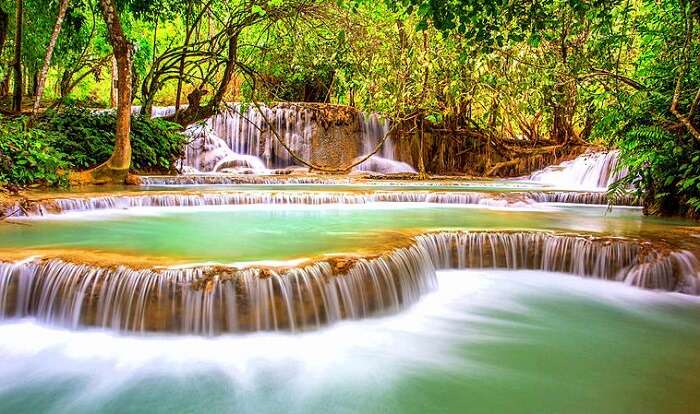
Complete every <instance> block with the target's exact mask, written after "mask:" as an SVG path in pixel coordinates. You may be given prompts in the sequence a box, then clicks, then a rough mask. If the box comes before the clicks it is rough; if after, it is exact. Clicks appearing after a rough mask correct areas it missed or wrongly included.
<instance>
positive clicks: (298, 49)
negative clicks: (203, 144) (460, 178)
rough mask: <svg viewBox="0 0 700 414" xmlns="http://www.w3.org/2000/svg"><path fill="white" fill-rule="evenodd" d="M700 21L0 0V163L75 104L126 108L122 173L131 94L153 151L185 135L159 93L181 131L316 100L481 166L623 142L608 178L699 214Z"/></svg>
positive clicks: (628, 0) (658, 8) (120, 129)
mask: <svg viewBox="0 0 700 414" xmlns="http://www.w3.org/2000/svg"><path fill="white" fill-rule="evenodd" d="M698 26H700V4H699V2H697V1H688V0H621V1H620V0H593V1H583V0H551V1H544V0H542V1H540V0H528V1H519V2H500V1H488V0H487V1H468V0H445V1H435V0H402V1H389V0H387V1H385V2H376V1H367V0H345V1H323V0H240V1H239V0H232V1H220V0H188V1H172V0H146V1H136V0H118V1H114V0H99V1H97V0H53V1H42V0H0V99H1V100H2V109H3V112H4V113H5V117H4V118H3V119H2V122H3V123H5V124H6V125H5V126H3V129H2V131H3V132H2V137H1V138H0V139H2V140H3V141H2V143H0V151H3V153H2V154H0V157H4V159H6V162H5V163H4V164H0V165H10V164H8V163H10V161H12V160H10V158H11V157H10V153H16V152H17V151H15V152H12V151H13V150H12V149H11V148H15V147H16V146H17V145H16V144H12V143H11V142H10V140H11V139H15V140H16V139H17V138H16V137H17V134H28V136H29V137H33V136H35V135H36V134H37V132H36V129H37V128H38V129H40V130H41V131H44V132H46V133H47V134H56V133H57V132H56V131H55V130H53V129H52V128H49V127H47V125H52V122H53V121H50V120H47V119H46V117H52V116H56V115H51V114H60V113H62V112H64V111H68V113H73V114H74V113H75V112H74V111H75V108H74V107H80V108H90V109H95V108H109V107H117V106H118V107H119V109H118V111H117V114H116V116H114V119H113V121H112V122H113V123H114V128H115V133H114V137H113V138H110V139H112V140H114V142H116V146H115V151H114V153H113V154H112V155H111V156H108V154H105V153H100V154H102V156H103V157H108V158H109V159H107V160H106V164H105V165H107V167H108V171H109V174H107V176H110V177H111V174H113V173H114V172H115V171H117V172H120V174H117V175H118V176H120V177H121V176H122V175H121V173H124V172H125V171H128V170H129V168H131V169H132V170H133V169H134V168H139V169H140V168H143V166H142V165H140V164H139V163H138V162H136V164H134V163H132V154H131V150H132V148H131V147H132V145H131V141H133V139H134V138H133V137H130V135H129V132H130V131H132V125H130V123H131V120H130V117H131V107H132V105H135V106H140V107H141V113H142V114H143V116H144V117H145V119H143V120H142V121H138V122H142V124H139V125H141V126H142V127H143V125H148V128H149V129H151V130H153V131H155V132H153V134H161V133H162V134H164V135H158V137H161V138H162V137H166V138H164V139H161V138H155V139H153V140H152V141H153V142H154V143H155V144H153V145H161V144H162V145H164V147H163V148H160V147H159V148H158V150H157V151H156V152H159V151H161V150H163V151H170V150H171V147H173V148H174V147H175V146H177V145H175V146H173V145H171V144H170V141H169V140H170V139H171V138H168V137H171V136H172V135H173V134H172V133H171V127H172V126H164V125H165V124H159V125H151V123H152V122H153V121H151V120H149V119H148V118H149V117H150V114H151V108H152V107H153V106H157V105H174V106H175V107H176V112H175V114H174V115H172V116H171V117H169V118H168V121H171V122H174V123H177V124H179V125H180V126H182V127H184V126H187V125H190V124H192V123H196V122H199V121H201V120H203V119H206V118H208V117H210V116H212V115H213V114H215V113H217V112H218V111H220V109H221V108H222V107H223V106H224V105H226V103H227V102H234V101H244V102H268V103H269V102H281V101H295V102H321V103H328V104H338V105H347V106H350V107H353V108H357V109H358V110H361V111H368V112H379V113H382V114H384V115H385V116H387V117H389V118H391V119H394V120H397V122H399V121H398V120H402V121H401V122H404V123H405V124H406V125H405V126H404V128H403V131H406V133H413V132H415V131H420V133H421V134H422V133H423V132H424V131H429V132H432V133H433V134H441V135H440V136H444V137H445V139H450V140H455V141H458V142H459V145H460V148H463V150H464V151H465V152H468V151H470V150H471V149H473V148H478V151H479V154H480V156H482V157H483V158H484V159H485V161H484V162H483V163H482V164H480V165H479V169H478V171H477V172H478V173H479V174H481V175H507V174H508V173H509V171H510V169H511V168H512V166H513V165H516V164H517V163H519V162H522V161H523V160H526V159H529V158H531V157H533V156H540V155H542V154H543V153H545V152H552V153H558V152H561V151H563V150H564V149H566V148H569V147H572V146H589V145H599V146H604V147H615V148H618V149H619V150H620V151H621V157H622V161H623V164H624V166H625V168H628V169H629V171H630V174H628V175H627V176H626V177H627V178H626V179H625V180H624V182H620V183H618V184H617V185H616V186H614V187H613V189H612V191H624V190H625V189H626V188H629V187H630V186H632V187H634V188H636V189H637V190H638V191H639V193H640V194H641V195H642V196H643V197H644V198H645V205H646V207H647V208H648V211H650V212H655V213H664V214H675V213H682V214H691V215H692V214H697V213H698V212H700V162H699V161H700V115H699V114H698V112H699V111H698V106H699V105H700V61H699V60H698V59H699V57H700V53H699V52H700V28H699V27H698ZM71 111H73V112H71ZM42 117H44V118H43V120H42ZM42 128H43V129H42ZM144 128H145V127H144ZM141 129H143V128H141ZM8 131H9V132H8ZM59 133H60V132H59ZM39 134H40V135H41V134H43V132H41V133H39ZM42 136H43V135H42ZM12 137H14V138H12ZM64 138H65V136H64ZM61 139H62V138H60V137H59V138H56V137H49V138H47V139H46V142H47V143H46V145H47V146H48V147H50V148H51V150H47V151H48V152H46V151H44V150H43V149H42V150H41V151H44V152H45V153H46V154H49V155H48V157H49V158H50V162H51V164H48V166H47V167H46V168H44V169H45V170H46V171H52V170H53V171H54V172H55V169H56V166H60V168H63V169H65V168H69V169H70V168H75V169H79V168H87V167H95V164H98V163H99V162H104V161H105V159H101V160H94V161H91V162H90V163H82V164H80V163H78V164H76V163H75V162H72V163H69V164H66V165H64V164H62V163H63V162H64V161H65V160H66V159H68V158H70V159H72V160H75V159H82V158H84V157H83V156H82V155H84V154H82V155H81V154H65V155H66V156H67V157H68V158H67V157H66V156H61V157H59V156H58V155H56V154H59V153H62V148H65V147H61V146H57V145H51V142H56V140H58V141H61ZM172 139H174V140H177V138H172ZM30 140H31V138H30ZM42 142H43V141H42ZM110 142H111V141H110ZM421 142H423V141H422V135H421ZM157 143H161V144H157ZM13 145H14V147H13ZM43 145H44V144H42V146H41V148H44V147H43ZM101 145H104V143H102V144H101ZM178 145H182V143H179V144H178ZM421 148H422V145H421ZM15 149H16V148H15ZM73 151H78V152H79V151H80V149H79V148H75V149H74V150H73ZM134 151H137V153H138V154H137V155H135V156H134V157H135V158H134V160H135V159H141V158H140V157H142V156H143V154H142V152H143V148H141V149H137V148H136V146H134ZM173 151H175V152H177V151H181V149H179V150H173ZM430 151H431V148H430V147H428V148H427V149H426V150H425V151H424V152H425V157H426V160H425V163H426V165H427V169H428V170H430V169H431V167H430V163H431V156H432V155H433V154H430ZM474 151H477V150H474ZM424 152H423V151H422V152H421V154H422V155H423V153H424ZM492 153H497V154H499V157H500V158H494V160H495V161H494V160H492V159H491V158H490V157H491V155H490V154H492ZM52 154H53V155H52ZM57 157H58V158H57ZM59 158H60V159H59ZM171 158H172V157H169V156H164V157H163V158H162V160H164V161H162V165H163V166H164V167H165V169H169V168H170V167H171V165H170V161H169V160H170V159H171ZM165 160H167V161H165ZM460 160H461V159H458V158H456V159H455V160H454V162H453V163H452V164H450V166H451V167H452V168H454V169H459V168H462V167H461V166H460V165H459V163H462V164H464V161H460ZM15 161H17V160H15ZM159 163H161V162H160V161H159V162H156V164H159ZM422 163H423V160H422V158H421V164H422ZM13 165H14V166H15V167H13V168H17V167H16V165H17V163H16V162H15V163H14V164H13ZM147 167H148V166H147ZM420 167H421V168H422V169H423V170H424V169H426V166H425V165H421V166H420ZM7 168H9V167H6V169H7ZM148 168H150V167H148ZM148 168H146V169H148ZM44 169H39V170H41V171H43V170H44ZM46 174H47V175H48V174H49V173H48V172H47V173H46ZM101 174H102V173H101ZM40 175H41V174H40ZM0 177H3V178H2V179H4V180H5V182H8V181H12V179H11V177H13V175H12V174H9V173H4V175H0ZM8 177H10V178H8ZM44 178H45V179H44V181H46V182H48V183H50V184H52V183H54V182H59V181H61V180H58V179H56V178H55V177H53V176H51V177H48V176H47V177H44ZM37 180H38V181H42V177H41V176H39V177H34V176H32V178H31V179H29V180H28V181H37ZM22 183H24V181H23V182H22Z"/></svg>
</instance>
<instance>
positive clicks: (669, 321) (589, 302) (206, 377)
mask: <svg viewBox="0 0 700 414" xmlns="http://www.w3.org/2000/svg"><path fill="white" fill-rule="evenodd" d="M438 281H439V285H440V288H439V289H438V290H436V291H435V292H434V293H432V294H430V295H427V296H426V297H424V298H423V300H422V301H420V302H419V303H417V304H416V305H414V306H412V307H411V308H409V309H407V310H406V311H404V312H403V313H400V314H397V315H394V316H388V317H382V318H375V319H365V320H363V321H352V322H347V323H340V324H336V325H334V326H332V327H329V328H327V329H325V330H321V331H317V332H310V333H304V334H294V335H292V334H269V333H259V334H251V335H244V336H224V337H218V338H201V337H189V336H162V335H154V336H148V337H133V336H120V335H114V334H112V333H109V332H104V331H101V330H85V331H78V332H75V331H67V330H61V329H57V328H52V327H47V326H43V325H38V324H36V323H35V322H34V321H32V320H18V321H14V322H11V323H5V324H3V325H0V412H7V413H18V414H20V413H94V412H104V413H124V412H129V413H173V412H236V413H278V412H287V413H316V412H318V413H327V412H340V413H343V412H346V413H357V412H368V413H374V412H383V413H426V412H445V413H453V412H454V413H463V412H473V413H492V412H547V413H553V412H565V413H590V412H596V413H622V412H634V413H689V412H694V411H696V408H697V406H698V403H700V401H698V393H697V389H698V387H699V386H700V380H699V377H698V375H697V372H698V369H700V356H698V352H697V349H698V344H700V302H699V301H698V299H697V298H695V297H691V296H686V295H677V294H668V293H658V292H648V291H642V290H639V289H634V288H630V287H627V286H624V285H621V284H616V283H609V282H601V281H595V280H590V279H580V278H574V277H571V276H566V275H560V274H554V273H543V272H532V271H520V272H504V271H488V272H486V271H453V272H443V273H440V274H439V275H438Z"/></svg>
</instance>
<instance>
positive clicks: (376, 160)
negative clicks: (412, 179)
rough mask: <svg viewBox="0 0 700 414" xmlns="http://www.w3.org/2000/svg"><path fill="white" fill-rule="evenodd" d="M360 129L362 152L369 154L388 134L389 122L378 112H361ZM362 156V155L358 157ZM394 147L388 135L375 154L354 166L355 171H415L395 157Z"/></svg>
mask: <svg viewBox="0 0 700 414" xmlns="http://www.w3.org/2000/svg"><path fill="white" fill-rule="evenodd" d="M360 129H361V133H362V140H361V142H362V151H361V152H362V154H365V155H366V154H371V153H372V151H374V149H375V148H376V146H377V144H378V143H379V142H380V141H381V140H382V139H383V138H384V136H386V135H387V134H389V132H390V129H391V123H390V122H389V120H386V119H382V118H381V117H380V116H379V115H378V114H376V113H372V114H361V116H360ZM360 158H362V156H361V157H360ZM395 158H396V149H395V145H394V141H393V138H392V137H391V136H389V137H388V138H387V139H386V140H385V141H384V144H383V145H382V148H381V149H380V150H379V152H378V153H377V154H376V155H373V156H371V157H370V158H369V159H368V160H367V161H365V162H363V163H362V164H360V165H358V166H357V167H355V170H357V171H372V172H378V173H382V174H390V173H415V172H416V170H415V169H414V168H413V167H412V166H411V165H409V164H407V163H405V162H401V161H397V160H396V159H395Z"/></svg>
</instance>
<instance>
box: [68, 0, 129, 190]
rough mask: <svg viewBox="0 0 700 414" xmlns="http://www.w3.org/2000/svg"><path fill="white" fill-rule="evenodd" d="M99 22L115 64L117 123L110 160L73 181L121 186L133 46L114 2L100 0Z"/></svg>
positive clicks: (126, 151)
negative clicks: (104, 28) (126, 34)
mask: <svg viewBox="0 0 700 414" xmlns="http://www.w3.org/2000/svg"><path fill="white" fill-rule="evenodd" d="M99 3H100V9H101V12H102V18H103V19H104V22H105V25H106V26H107V38H108V39H109V43H110V44H111V46H112V52H113V54H114V58H115V59H116V61H117V90H118V95H117V119H116V131H115V140H114V151H113V152H112V156H110V157H109V159H108V160H107V161H106V162H105V163H104V164H102V165H100V166H98V167H97V168H95V169H93V170H90V171H86V172H85V173H82V174H80V175H79V176H77V177H74V178H75V179H74V181H78V182H94V183H107V182H124V181H125V180H126V178H127V176H128V174H129V167H130V166H131V141H130V132H131V131H130V129H131V87H132V85H131V63H132V60H131V59H132V45H131V43H130V42H129V40H128V39H127V38H126V36H125V35H124V30H123V29H122V25H121V21H120V19H119V12H118V11H117V7H116V4H115V2H114V0H100V1H99Z"/></svg>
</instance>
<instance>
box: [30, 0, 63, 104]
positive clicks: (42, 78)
mask: <svg viewBox="0 0 700 414" xmlns="http://www.w3.org/2000/svg"><path fill="white" fill-rule="evenodd" d="M68 2H69V0H61V3H60V4H59V5H58V16H57V17H56V23H55V24H54V26H53V32H51V39H50V40H49V46H48V48H47V49H46V55H45V56H44V65H43V66H42V67H41V72H39V78H38V79H37V84H36V95H35V96H34V106H33V107H32V114H33V115H34V116H36V113H37V112H38V111H39V105H40V104H41V95H42V94H43V93H44V84H45V83H46V76H47V75H48V73H49V65H50V64H51V57H52V56H53V50H54V48H55V47H56V41H58V35H59V33H61V27H62V26H63V18H64V17H65V16H66V10H68Z"/></svg>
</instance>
